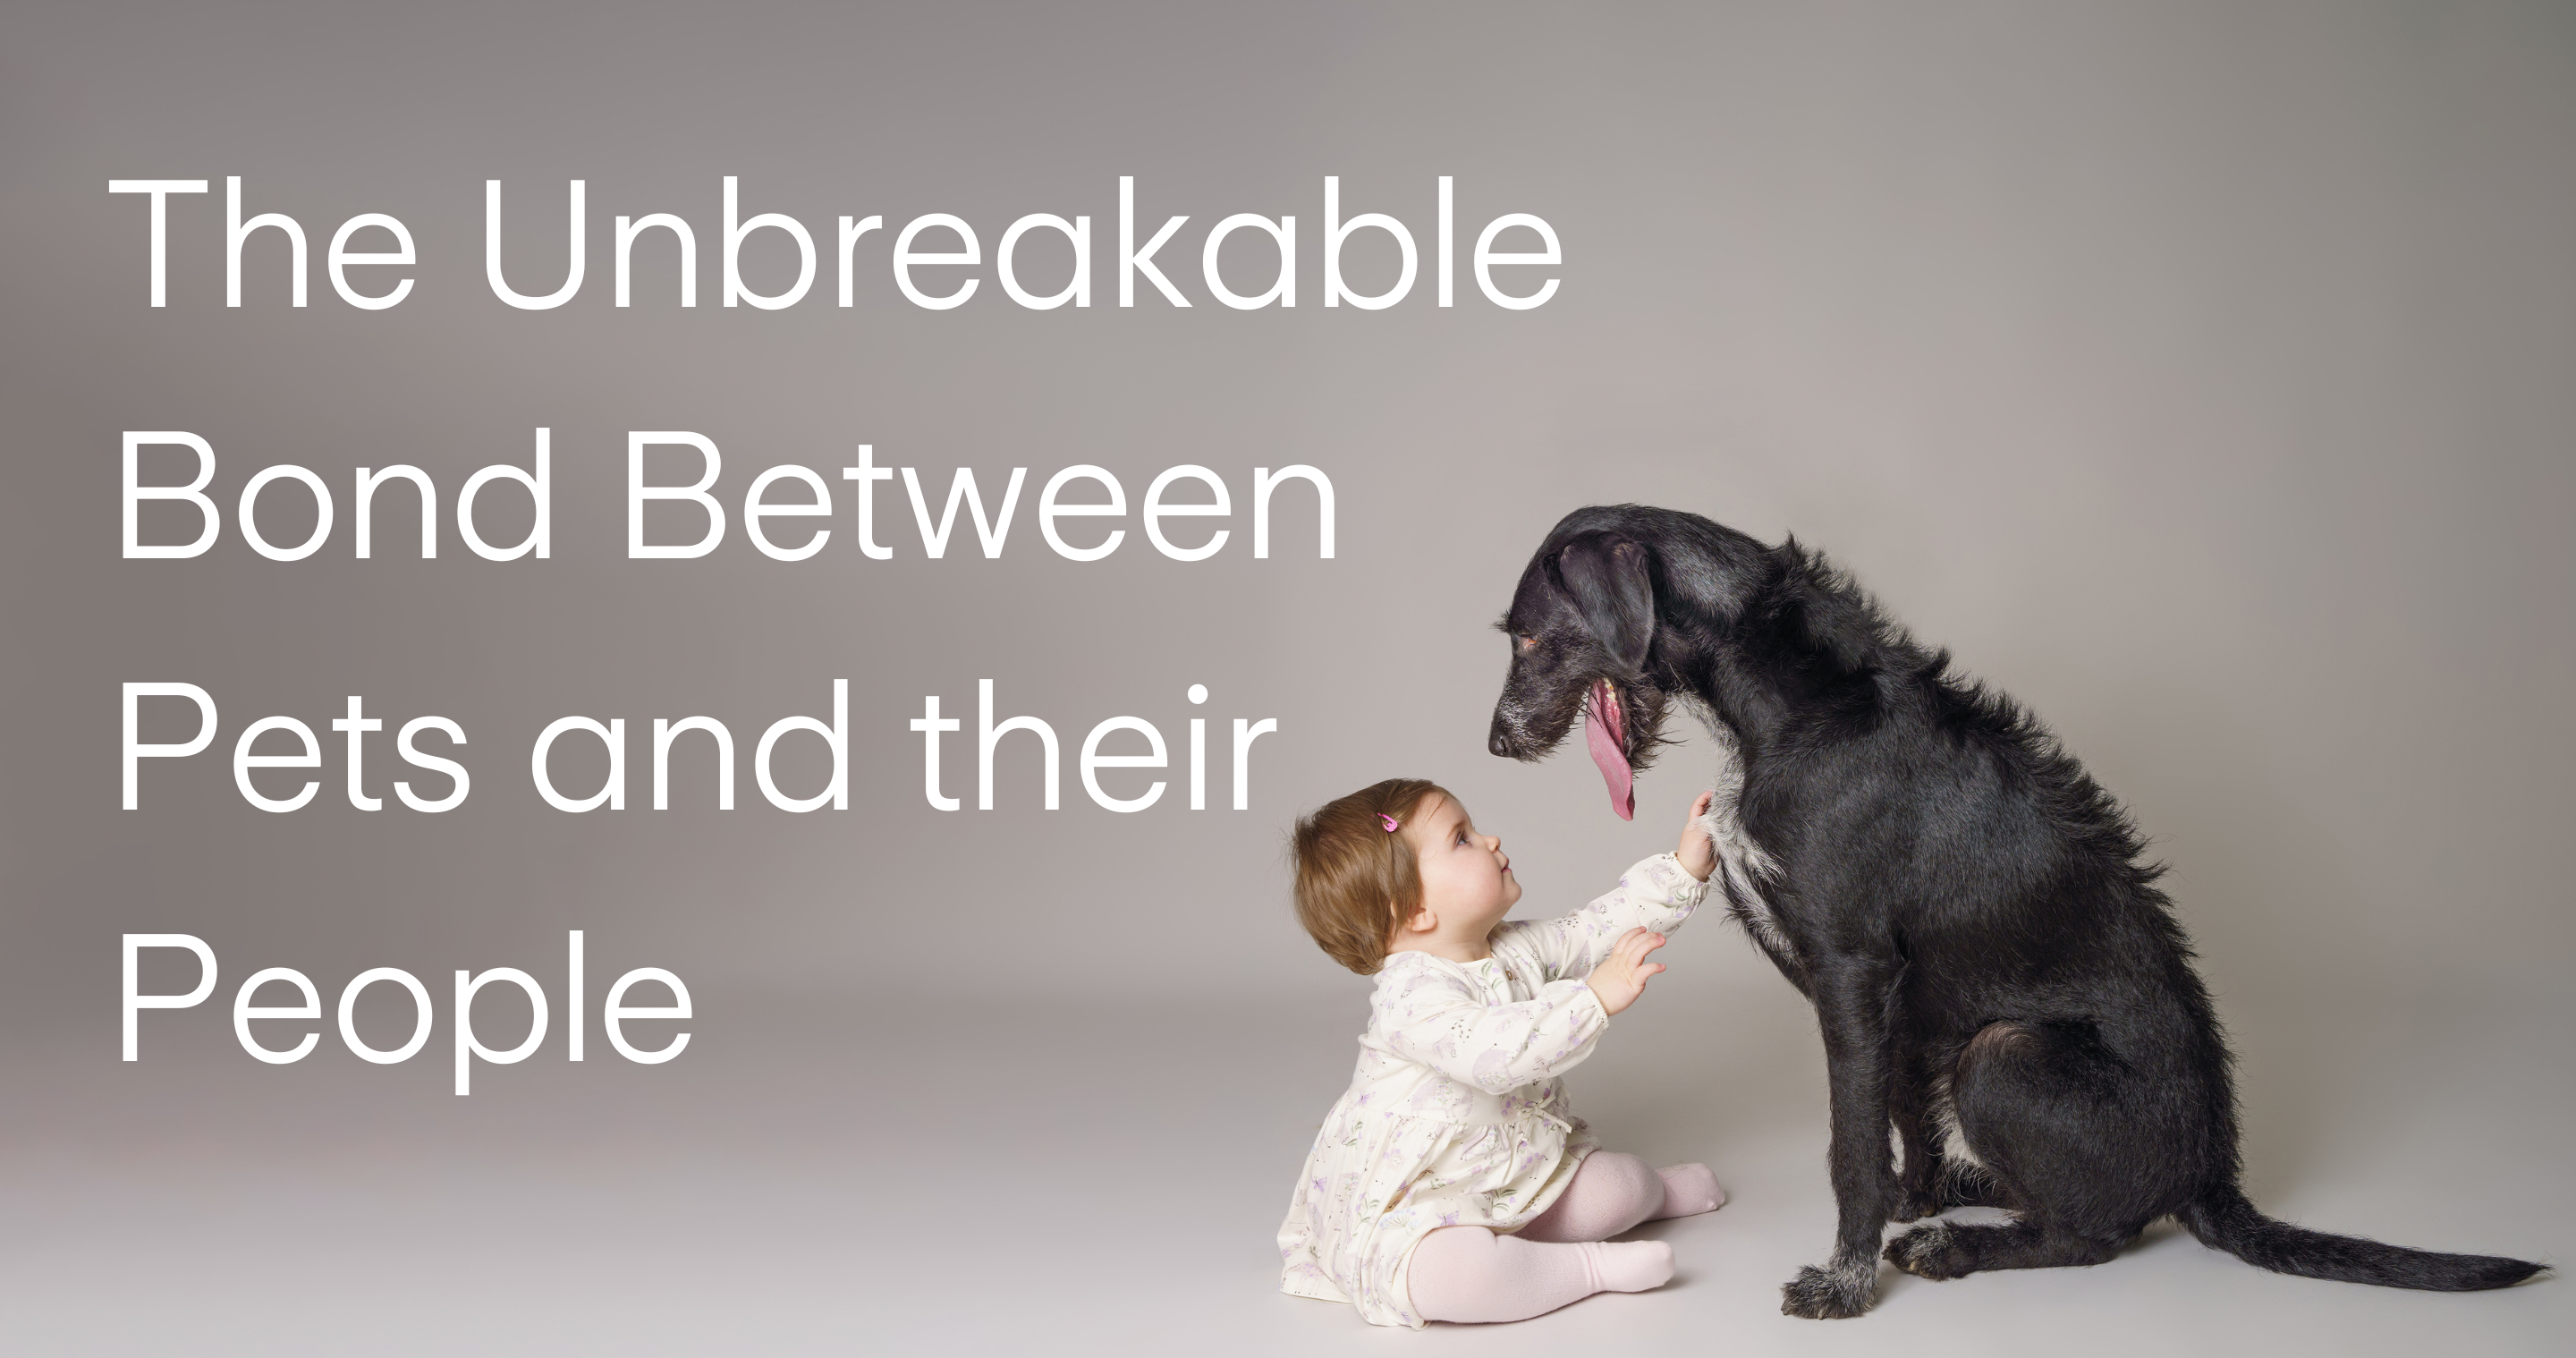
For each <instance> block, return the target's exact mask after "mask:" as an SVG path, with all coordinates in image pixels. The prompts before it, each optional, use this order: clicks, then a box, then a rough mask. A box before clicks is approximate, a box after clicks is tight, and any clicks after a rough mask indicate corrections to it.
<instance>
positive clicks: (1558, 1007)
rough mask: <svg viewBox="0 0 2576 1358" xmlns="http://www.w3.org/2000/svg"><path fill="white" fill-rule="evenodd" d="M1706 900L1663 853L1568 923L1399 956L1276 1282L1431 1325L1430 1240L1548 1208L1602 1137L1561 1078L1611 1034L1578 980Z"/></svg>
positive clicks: (1284, 1230)
mask: <svg viewBox="0 0 2576 1358" xmlns="http://www.w3.org/2000/svg"><path fill="white" fill-rule="evenodd" d="M1706 890H1707V883H1705V882H1701V881H1699V880H1698V879H1696V878H1694V877H1692V876H1691V875H1690V874H1689V873H1688V872H1686V871H1684V870H1683V868H1682V866H1681V863H1680V861H1679V860H1677V859H1675V858H1674V857H1673V856H1672V855H1671V854H1659V855H1657V856H1655V857H1653V858H1649V859H1647V860H1645V861H1644V862H1642V863H1639V864H1637V865H1636V866H1635V867H1633V868H1630V869H1629V870H1628V872H1627V874H1626V875H1625V876H1623V877H1621V878H1620V879H1619V886H1618V889H1616V890H1614V891H1612V892H1610V893H1609V894H1607V895H1605V896H1603V897H1601V898H1600V899H1599V900H1596V901H1594V902H1592V903H1591V904H1590V905H1587V906H1585V907H1583V908H1582V909H1581V910H1577V911H1575V912H1574V913H1573V914H1570V915H1560V916H1558V917H1557V918H1555V919H1547V920H1516V921H1513V922H1511V923H1508V924H1505V925H1503V926H1502V927H1501V928H1500V929H1497V930H1496V931H1495V932H1494V936H1493V940H1492V944H1491V946H1492V949H1493V955H1492V956H1491V957H1488V958H1485V959H1484V960H1482V961H1478V962H1464V963H1461V962H1452V961H1449V960H1448V959H1446V958H1440V957H1434V956H1432V955H1431V954H1429V953H1424V952H1400V953H1397V954H1395V955H1394V956H1392V957H1389V958H1388V959H1387V960H1386V966H1385V967H1384V969H1382V970H1381V971H1379V973H1378V977H1377V992H1376V994H1374V995H1372V996H1371V997H1370V999H1369V1026H1368V1031H1367V1032H1366V1033H1363V1034H1361V1036H1360V1059H1359V1068H1358V1070H1357V1071H1356V1072H1354V1073H1353V1074H1352V1076H1351V1087H1350V1089H1349V1091H1348V1092H1346V1093H1344V1094H1343V1095H1342V1097H1341V1100H1340V1101H1339V1102H1337V1103H1335V1104H1334V1105H1333V1109H1332V1111H1331V1112H1329V1113H1327V1114H1325V1115H1324V1125H1323V1129H1322V1130H1321V1131H1320V1132H1318V1133H1317V1134H1316V1137H1315V1148H1314V1150H1312V1151H1311V1152H1309V1153H1308V1154H1307V1157H1306V1169H1305V1172H1304V1173H1303V1174H1301V1175H1299V1176H1298V1178H1297V1189H1296V1192H1295V1193H1294V1194H1292V1195H1291V1196H1290V1198H1289V1200H1288V1220H1287V1221H1286V1222H1285V1223H1284V1224H1283V1225H1281V1226H1280V1228H1279V1253H1280V1256H1281V1258H1282V1259H1283V1260H1284V1261H1285V1265H1286V1266H1285V1268H1284V1269H1283V1270H1282V1272H1281V1275H1280V1282H1279V1286H1280V1289H1281V1290H1282V1291H1285V1292H1290V1293H1293V1294H1295V1295H1297V1296H1301V1297H1315V1298H1319V1299H1321V1300H1325V1301H1347V1302H1351V1303H1353V1304H1354V1305H1356V1306H1358V1307H1359V1309H1360V1314H1361V1315H1362V1316H1364V1317H1366V1318H1367V1319H1368V1320H1369V1321H1370V1323H1372V1324H1377V1325H1407V1326H1412V1327H1415V1328H1417V1329H1418V1328H1420V1327H1421V1325H1422V1318H1421V1317H1420V1316H1418V1315H1416V1314H1414V1311H1413V1303H1412V1301H1411V1299H1410V1298H1408V1297H1407V1296H1406V1295H1405V1286H1404V1269H1405V1264H1406V1262H1407V1260H1408V1259H1409V1258H1410V1257H1411V1255H1412V1253H1413V1247H1414V1245H1415V1244H1416V1243H1418V1242H1419V1241H1420V1240H1421V1239H1422V1237H1423V1236H1425V1235H1427V1234H1429V1233H1431V1232H1432V1231H1434V1230H1437V1229H1439V1228H1440V1227H1443V1226H1487V1227H1491V1228H1492V1229H1494V1230H1497V1231H1516V1230H1519V1229H1520V1228H1521V1227H1522V1226H1524V1225H1527V1224H1528V1223H1529V1221H1530V1219H1531V1218H1532V1217H1535V1216H1537V1215H1538V1214H1539V1213H1541V1212H1544V1211H1546V1210H1547V1209H1548V1207H1549V1205H1550V1204H1552V1203H1554V1202H1555V1201H1556V1197H1557V1195H1558V1194H1559V1193H1562V1192H1564V1191H1565V1185H1566V1183H1567V1181H1568V1180H1570V1179H1572V1178H1573V1177H1574V1171H1575V1168H1576V1167H1577V1166H1578V1165H1580V1164H1581V1163H1582V1162H1583V1157H1584V1156H1586V1155H1589V1154H1591V1153H1592V1151H1593V1149H1594V1148H1595V1147H1597V1146H1598V1145H1599V1144H1600V1142H1599V1141H1598V1140H1596V1139H1595V1138H1594V1137H1593V1135H1592V1132H1591V1129H1590V1128H1588V1127H1586V1126H1585V1125H1584V1123H1583V1119H1581V1118H1579V1117H1576V1116H1575V1115H1574V1111H1573V1109H1572V1108H1570V1107H1568V1106H1567V1104H1566V1101H1565V1088H1564V1085H1563V1083H1562V1082H1561V1081H1559V1080H1558V1079H1557V1078H1556V1077H1557V1076H1558V1075H1559V1074H1561V1073H1563V1072H1564V1071H1566V1070H1567V1069H1569V1068H1571V1067H1572V1066H1574V1065H1576V1064H1577V1063H1579V1062H1581V1061H1582V1060H1583V1058H1584V1057H1586V1056H1589V1055H1591V1054H1592V1047H1593V1044H1594V1043H1595V1042H1598V1041H1599V1040H1600V1038H1601V1033H1602V1030H1603V1029H1605V1028H1606V1027H1608V1026H1609V1023H1610V1016H1609V1014H1608V1013H1606V1012H1604V1011H1603V1009H1602V1008H1601V1001H1600V998H1599V997H1598V996H1595V995H1594V994H1593V993H1592V987H1590V986H1588V985H1585V984H1584V983H1583V978H1584V977H1586V976H1588V975H1590V974H1591V973H1592V968H1593V966H1594V964H1596V963H1598V962H1599V961H1600V960H1601V959H1602V958H1604V957H1606V956H1608V955H1609V953H1610V947H1611V945H1612V944H1614V943H1616V942H1618V940H1619V936H1620V935H1622V934H1624V933H1626V932H1627V931H1628V930H1630V929H1634V928H1646V929H1652V930H1654V931H1656V932H1657V933H1669V932H1671V931H1672V930H1673V929H1675V928H1677V927H1679V926H1680V924H1681V922H1682V921H1683V920H1685V919H1688V918H1690V913H1691V911H1692V910H1693V909H1695V908H1697V906H1698V905H1699V902H1700V897H1701V895H1702V894H1703V893H1704V892H1705V891H1706Z"/></svg>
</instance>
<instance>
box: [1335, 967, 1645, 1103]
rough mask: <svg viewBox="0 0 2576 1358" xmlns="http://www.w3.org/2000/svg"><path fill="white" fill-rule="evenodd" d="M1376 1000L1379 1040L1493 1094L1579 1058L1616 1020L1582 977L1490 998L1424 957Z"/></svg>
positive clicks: (1388, 1048)
mask: <svg viewBox="0 0 2576 1358" xmlns="http://www.w3.org/2000/svg"><path fill="white" fill-rule="evenodd" d="M1417 955H1418V954H1417ZM1372 1003H1373V1005H1374V1007H1375V1008H1376V1010H1377V1013H1376V1015H1375V1016H1374V1018H1375V1021H1374V1022H1372V1023H1371V1024H1370V1025H1369V1028H1370V1032H1371V1034H1372V1036H1374V1037H1375V1038H1376V1039H1377V1043H1378V1045H1380V1046H1381V1047H1383V1048H1384V1049H1385V1050H1386V1051H1388V1052H1390V1053H1392V1054H1394V1055H1396V1056H1399V1057H1402V1058H1403V1059H1405V1060H1407V1061H1414V1062H1419V1063H1420V1064H1422V1065H1426V1066H1429V1067H1431V1068H1432V1069H1433V1070H1436V1071H1439V1072H1440V1073H1441V1074H1443V1075H1446V1076H1448V1077H1449V1078H1450V1079H1453V1080H1460V1081H1463V1082H1465V1083H1467V1084H1471V1085H1474V1086H1476V1087H1477V1088H1478V1089H1481V1090H1484V1091H1485V1092H1486V1093H1488V1094H1507V1093H1510V1092H1511V1091H1512V1090H1515V1089H1518V1088H1520V1087H1521V1086H1522V1085H1525V1084H1528V1083H1530V1082H1531V1081H1533V1080H1544V1079H1546V1078H1548V1077H1549V1076H1551V1075H1557V1074H1560V1073H1562V1072H1564V1071H1566V1070H1568V1069H1571V1068H1572V1067H1574V1066H1575V1065H1578V1064H1580V1063H1581V1062H1582V1060H1583V1058H1585V1057H1587V1056H1590V1055H1591V1054H1592V1047H1593V1044H1594V1043H1595V1042H1597V1041H1599V1040H1600V1037H1601V1032H1602V1030H1603V1029H1604V1028H1606V1027H1608V1026H1609V1024H1610V1015H1609V1014H1608V1013H1607V1012H1606V1011H1605V1010H1604V1009H1603V1008H1602V1006H1601V998H1600V996H1598V995H1596V994H1594V993H1593V990H1592V987H1590V986H1588V985H1585V984H1584V983H1583V982H1581V981H1576V980H1567V981H1558V982H1555V983H1554V984H1551V985H1548V986H1545V987H1542V988H1541V989H1540V990H1539V993H1538V996H1537V998H1535V999H1529V1000H1523V1001H1521V1002H1519V1003H1517V1004H1487V1003H1485V1000H1484V997H1483V995H1482V994H1480V993H1479V992H1477V991H1476V990H1474V989H1473V988H1471V987H1470V985H1469V984H1468V982H1467V981H1466V980H1465V979H1464V978H1461V977H1457V976H1452V975H1450V974H1448V973H1447V972H1446V971H1444V970H1441V969H1440V968H1438V967H1437V966H1433V965H1422V964H1414V965H1413V966H1412V967H1410V968H1409V970H1408V974H1406V975H1403V976H1401V977H1389V978H1387V982H1386V983H1385V984H1382V985H1381V986H1380V987H1379V991H1378V995H1377V997H1376V999H1375V1000H1374V1001H1373V1002H1372Z"/></svg>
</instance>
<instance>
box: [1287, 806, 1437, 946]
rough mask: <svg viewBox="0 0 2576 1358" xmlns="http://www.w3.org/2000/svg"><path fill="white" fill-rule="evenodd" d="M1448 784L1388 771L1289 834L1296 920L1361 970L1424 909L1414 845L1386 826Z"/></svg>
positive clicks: (1304, 820)
mask: <svg viewBox="0 0 2576 1358" xmlns="http://www.w3.org/2000/svg"><path fill="white" fill-rule="evenodd" d="M1434 793H1437V794H1439V795H1442V796H1447V795H1448V789H1446V788H1443V787H1441V786H1440V785H1439V784H1438V783H1434V782H1430V781H1427V780H1425V779H1421V778H1389V779H1387V780H1386V781H1385V782H1383V783H1375V784H1371V785H1370V786H1368V787H1364V788H1361V789H1360V790H1359V791H1357V792H1354V793H1352V794H1351V795H1349V796H1347V797H1343V798H1339V799H1337V800H1334V801H1329V802H1326V803H1324V804H1323V805H1322V806H1320V807H1317V808H1316V809H1315V811H1314V813H1313V814H1311V815H1307V816H1303V817H1300V818H1299V819H1298V821H1297V829H1296V831H1295V833H1294V835H1293V836H1292V837H1291V838H1290V840H1289V852H1290V854H1291V856H1292V857H1293V858H1294V859H1295V861H1296V868H1297V922H1298V923H1300V924H1303V925H1305V926H1306V932H1307V933H1309V934H1311V935H1313V936H1314V939H1315V946H1317V947H1319V948H1322V949H1323V950H1324V952H1325V954H1326V955H1328V956H1330V957H1331V958H1332V959H1333V960H1334V961H1336V962H1339V963H1341V964H1342V965H1343V966H1346V967H1349V968H1350V969H1351V970H1353V971H1356V972H1358V973H1359V974H1360V975H1362V976H1369V975H1374V974H1375V973H1376V972H1377V969H1378V968H1379V967H1381V966H1384V965H1385V964H1386V949H1387V944H1388V943H1389V942H1390V941H1391V940H1392V939H1393V938H1394V936H1395V927H1396V925H1398V924H1400V923H1402V922H1403V921H1405V920H1408V919H1411V918H1413V913H1414V912H1415V911H1416V910H1419V909H1421V908H1422V873H1421V869H1420V868H1419V867H1418V866H1416V864H1415V863H1414V860H1413V846H1412V845H1411V844H1409V843H1407V842H1405V838H1404V836H1403V835H1400V834H1397V833H1396V832H1394V831H1392V830H1389V829H1388V828H1387V823H1388V822H1389V821H1394V822H1397V823H1399V824H1401V823H1402V822H1403V821H1404V820H1406V819H1407V818H1409V817H1411V816H1412V815H1413V813H1414V810H1415V808H1417V807H1419V806H1421V805H1422V801H1423V799H1424V798H1426V797H1429V796H1431V795H1433V794H1434Z"/></svg>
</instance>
